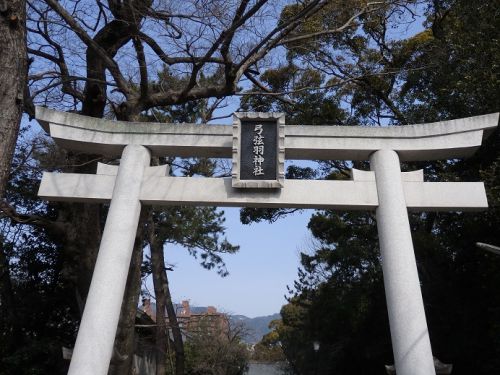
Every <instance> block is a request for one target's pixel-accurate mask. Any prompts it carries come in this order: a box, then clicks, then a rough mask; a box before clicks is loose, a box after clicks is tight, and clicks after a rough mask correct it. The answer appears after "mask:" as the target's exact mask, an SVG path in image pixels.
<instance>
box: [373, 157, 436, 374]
mask: <svg viewBox="0 0 500 375" xmlns="http://www.w3.org/2000/svg"><path fill="white" fill-rule="evenodd" d="M370 165H371V169H372V170H373V171H374V172H375V181H376V185H377V194H378V200H379V205H378V208H377V210H376V216H377V229H378V234H379V244H380V253H381V256H382V270H383V273H384V286H385V294H386V301H387V310H388V313H389V325H390V329H391V340H392V350H393V353H394V364H395V367H396V371H397V374H398V375H430V374H435V373H436V372H435V369H434V361H433V358H432V350H431V343H430V339H429V331H428V329H427V322H426V319H425V311H424V303H423V299H422V293H421V291H420V281H419V278H418V271H417V264H416V261H415V253H414V250H413V242H412V238H411V232H410V223H409V220H408V211H407V206H406V202H405V195H404V190H403V183H402V180H401V169H400V165H399V157H398V154H397V153H396V152H395V151H393V150H387V149H385V150H379V151H376V152H374V153H373V154H372V155H371V157H370Z"/></svg>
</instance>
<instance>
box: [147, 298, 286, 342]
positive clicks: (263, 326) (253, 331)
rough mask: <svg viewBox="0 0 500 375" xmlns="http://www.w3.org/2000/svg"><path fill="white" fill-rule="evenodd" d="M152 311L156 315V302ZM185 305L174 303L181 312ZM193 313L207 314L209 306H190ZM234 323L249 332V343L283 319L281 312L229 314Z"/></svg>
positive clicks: (152, 306)
mask: <svg viewBox="0 0 500 375" xmlns="http://www.w3.org/2000/svg"><path fill="white" fill-rule="evenodd" d="M150 306H151V312H152V313H154V315H156V304H155V303H154V302H151V303H150ZM182 308H183V305H182V304H180V303H174V309H175V311H176V312H177V314H179V312H180V311H181V310H182ZM189 309H190V311H191V313H193V314H205V313H207V309H208V307H206V306H205V307H204V306H189ZM227 315H228V316H229V318H230V320H231V322H232V323H233V324H235V325H236V324H241V325H243V328H244V329H245V331H247V334H246V335H244V337H243V341H244V342H245V343H247V344H256V343H258V342H259V341H260V340H261V339H262V336H264V335H265V334H267V333H269V323H271V321H273V320H276V319H281V315H280V314H279V313H276V314H272V315H267V316H257V317H255V318H249V317H248V316H245V315H231V314H227Z"/></svg>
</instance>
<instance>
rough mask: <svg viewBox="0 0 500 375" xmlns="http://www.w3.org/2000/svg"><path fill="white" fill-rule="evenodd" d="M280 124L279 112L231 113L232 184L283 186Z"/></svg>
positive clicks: (239, 186) (281, 123)
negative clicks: (233, 114) (232, 121)
mask: <svg viewBox="0 0 500 375" xmlns="http://www.w3.org/2000/svg"><path fill="white" fill-rule="evenodd" d="M284 125H285V119H284V116H283V114H281V113H260V112H251V113H235V116H234V123H233V187H237V188H282V187H283V184H284V172H283V168H284V158H285V148H284V144H285V130H284Z"/></svg>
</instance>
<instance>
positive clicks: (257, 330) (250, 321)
mask: <svg viewBox="0 0 500 375" xmlns="http://www.w3.org/2000/svg"><path fill="white" fill-rule="evenodd" d="M230 318H231V321H233V322H234V323H237V324H243V326H244V327H245V328H246V329H247V330H248V334H247V335H245V337H243V340H244V341H245V342H246V343H248V344H256V343H258V342H259V341H260V340H261V339H262V336H264V335H265V334H267V333H269V323H271V321H273V320H276V319H281V315H280V314H278V313H276V314H273V315H267V316H258V317H255V318H249V317H247V316H245V315H230Z"/></svg>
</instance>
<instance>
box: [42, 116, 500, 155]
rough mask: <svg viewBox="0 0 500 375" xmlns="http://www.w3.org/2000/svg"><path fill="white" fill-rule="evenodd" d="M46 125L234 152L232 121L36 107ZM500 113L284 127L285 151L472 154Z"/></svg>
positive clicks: (115, 140) (103, 142) (117, 139)
mask: <svg viewBox="0 0 500 375" xmlns="http://www.w3.org/2000/svg"><path fill="white" fill-rule="evenodd" d="M246 115H248V116H249V117H252V113H247V114H246ZM36 118H37V120H38V121H39V122H40V124H41V125H42V127H43V128H44V129H45V130H46V131H47V132H49V133H50V135H51V137H52V138H53V139H54V140H55V141H56V142H57V143H58V144H59V145H60V146H62V147H65V148H67V149H72V150H76V151H85V152H87V153H95V154H102V155H107V156H120V155H121V153H122V151H123V148H124V147H125V146H126V145H128V144H139V145H143V146H145V147H147V148H148V149H149V150H150V151H151V153H152V154H153V155H158V156H181V157H195V156H204V157H223V158H230V157H231V156H232V147H233V142H232V137H233V130H232V128H231V126H227V125H199V124H163V123H134V122H123V121H111V120H103V119H98V118H92V117H87V116H81V115H78V114H74V113H68V112H59V111H55V110H51V109H48V108H44V107H37V108H36ZM498 118H499V113H493V114H488V115H483V116H475V117H468V118H462V119H457V120H449V121H442V122H436V123H429V124H419V125H406V126H391V127H370V126H310V125H287V126H286V127H285V139H286V143H285V157H286V158H287V159H303V160H368V158H369V156H370V154H371V153H372V152H374V151H377V150H380V149H391V150H394V151H396V152H397V153H398V155H399V158H400V160H402V161H415V160H437V159H450V158H460V157H467V156H470V155H471V154H473V153H474V151H475V150H476V149H477V148H479V146H480V145H481V143H482V140H483V138H484V137H485V136H487V135H489V133H491V131H493V130H494V129H495V127H496V126H497V124H498Z"/></svg>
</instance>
